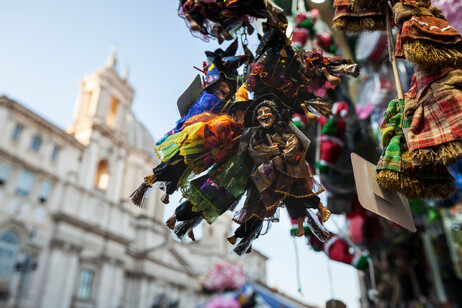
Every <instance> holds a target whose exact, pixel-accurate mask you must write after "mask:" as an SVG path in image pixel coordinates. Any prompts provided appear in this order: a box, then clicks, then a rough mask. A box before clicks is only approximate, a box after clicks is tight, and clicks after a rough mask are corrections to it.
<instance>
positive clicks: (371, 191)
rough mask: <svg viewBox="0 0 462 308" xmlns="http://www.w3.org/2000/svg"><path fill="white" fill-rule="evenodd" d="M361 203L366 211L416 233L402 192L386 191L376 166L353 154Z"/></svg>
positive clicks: (352, 159) (352, 160)
mask: <svg viewBox="0 0 462 308" xmlns="http://www.w3.org/2000/svg"><path fill="white" fill-rule="evenodd" d="M351 163H352V165H353V173H354V177H355V183H356V190H357V193H358V198H359V203H360V204H361V205H362V207H364V208H365V209H368V210H369V211H371V212H374V213H376V214H377V215H380V216H382V217H383V218H386V219H388V220H390V221H392V222H394V223H396V224H398V225H400V226H402V227H403V228H406V229H408V230H409V231H412V232H415V231H416V230H417V229H416V227H415V223H414V219H413V218H412V213H411V209H410V208H409V203H408V201H407V198H406V197H405V196H404V195H403V194H402V193H400V192H397V191H391V190H384V189H382V188H381V187H380V186H379V184H378V183H377V179H376V171H375V168H376V166H375V165H374V164H372V163H370V162H368V161H367V160H365V159H364V158H362V157H361V156H359V155H358V154H356V153H351Z"/></svg>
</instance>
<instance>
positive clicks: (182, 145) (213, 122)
mask: <svg viewBox="0 0 462 308" xmlns="http://www.w3.org/2000/svg"><path fill="white" fill-rule="evenodd" d="M241 132H242V124H241V123H238V122H236V121H234V120H233V119H232V118H231V117H230V116H229V115H221V116H217V115H214V114H212V113H202V114H199V115H197V116H195V117H192V118H191V119H190V120H189V121H187V122H186V123H185V124H184V126H183V128H182V130H181V131H180V132H179V133H176V134H173V135H170V136H169V137H167V139H165V140H164V141H163V142H162V143H161V144H160V145H157V146H156V148H155V149H156V151H157V153H158V155H159V156H160V158H161V159H162V160H163V161H168V160H169V159H171V158H173V157H174V156H175V155H177V154H178V153H179V154H180V155H181V157H182V158H183V159H184V163H185V164H186V165H187V170H185V171H184V175H183V176H182V179H180V180H179V182H180V184H181V182H182V181H184V180H186V178H187V177H188V175H189V174H191V173H192V172H194V173H196V174H198V173H200V172H202V171H204V170H206V169H208V168H209V167H210V166H212V164H213V163H220V162H224V161H226V159H227V158H228V157H229V154H230V153H231V152H232V145H233V144H235V143H236V142H237V139H234V138H236V137H237V136H239V135H240V134H241ZM214 148H219V149H220V152H219V153H218V155H216V156H213V155H211V154H210V151H211V150H212V149H214Z"/></svg>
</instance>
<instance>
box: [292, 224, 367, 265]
mask: <svg viewBox="0 0 462 308" xmlns="http://www.w3.org/2000/svg"><path fill="white" fill-rule="evenodd" d="M290 221H291V223H292V229H291V230H290V235H292V236H295V235H296V233H297V230H298V227H297V225H298V224H297V221H296V220H294V219H291V220H290ZM305 237H306V239H307V240H308V245H310V246H311V247H312V248H313V250H314V251H324V253H325V254H326V255H327V257H328V258H329V259H331V260H333V261H337V262H342V263H345V264H348V265H351V266H353V267H355V268H356V269H359V270H361V271H364V270H365V269H366V268H367V266H368V259H370V257H369V256H368V255H366V254H360V253H357V252H355V253H352V252H351V249H352V247H351V246H350V245H349V244H348V242H347V241H346V240H344V239H343V238H341V237H340V236H338V235H336V234H334V235H333V236H332V237H331V238H330V239H329V240H327V241H326V242H321V241H320V240H319V239H318V238H317V237H316V236H314V235H313V234H312V233H311V232H310V230H309V228H308V227H305Z"/></svg>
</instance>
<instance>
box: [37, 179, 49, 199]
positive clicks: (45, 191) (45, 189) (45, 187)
mask: <svg viewBox="0 0 462 308" xmlns="http://www.w3.org/2000/svg"><path fill="white" fill-rule="evenodd" d="M50 192H51V183H50V182H47V181H44V182H42V185H40V193H39V201H40V203H45V202H47V201H48V198H49V197H50Z"/></svg>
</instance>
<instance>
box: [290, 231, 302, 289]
mask: <svg viewBox="0 0 462 308" xmlns="http://www.w3.org/2000/svg"><path fill="white" fill-rule="evenodd" d="M292 240H293V243H294V250H295V270H296V271H297V272H296V275H297V284H298V293H300V295H302V296H303V291H302V283H301V280H300V260H299V256H298V247H297V241H296V239H295V237H293V238H292Z"/></svg>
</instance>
